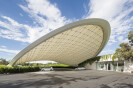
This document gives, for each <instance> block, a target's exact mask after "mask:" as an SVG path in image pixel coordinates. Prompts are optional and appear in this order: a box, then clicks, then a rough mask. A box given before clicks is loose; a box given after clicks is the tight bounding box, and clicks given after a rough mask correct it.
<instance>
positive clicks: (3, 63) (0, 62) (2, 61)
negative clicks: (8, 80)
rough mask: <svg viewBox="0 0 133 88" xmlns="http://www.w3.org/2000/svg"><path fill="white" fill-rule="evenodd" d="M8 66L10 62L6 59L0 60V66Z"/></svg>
mask: <svg viewBox="0 0 133 88" xmlns="http://www.w3.org/2000/svg"><path fill="white" fill-rule="evenodd" d="M7 64H9V62H8V61H6V59H4V58H0V65H7Z"/></svg>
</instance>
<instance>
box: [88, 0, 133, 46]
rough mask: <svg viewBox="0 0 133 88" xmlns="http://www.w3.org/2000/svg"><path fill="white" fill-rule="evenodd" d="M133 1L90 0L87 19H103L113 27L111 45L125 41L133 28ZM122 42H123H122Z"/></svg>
mask: <svg viewBox="0 0 133 88" xmlns="http://www.w3.org/2000/svg"><path fill="white" fill-rule="evenodd" d="M132 4H133V0H90V3H89V6H90V10H89V11H88V14H87V15H86V17H87V18H103V19H106V20H108V21H109V23H110V25H111V37H110V40H109V43H108V44H109V45H111V44H115V43H116V42H118V40H119V41H121V40H123V39H124V38H122V37H119V36H121V35H122V36H123V35H127V34H128V32H129V30H131V28H133V26H132V25H133V16H132V15H130V14H131V13H133V5H132ZM121 42H122V41H121Z"/></svg>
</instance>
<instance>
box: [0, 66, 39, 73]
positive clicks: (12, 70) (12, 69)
mask: <svg viewBox="0 0 133 88" xmlns="http://www.w3.org/2000/svg"><path fill="white" fill-rule="evenodd" d="M39 70H40V69H39V67H28V66H22V67H8V66H5V65H0V74H4V73H5V74H6V73H23V72H34V71H39Z"/></svg>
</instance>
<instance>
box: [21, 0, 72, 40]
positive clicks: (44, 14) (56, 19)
mask: <svg viewBox="0 0 133 88" xmlns="http://www.w3.org/2000/svg"><path fill="white" fill-rule="evenodd" d="M27 3H28V4H27V5H25V6H24V5H19V6H20V7H21V8H22V9H23V10H24V11H26V12H27V13H28V14H29V16H30V17H31V18H33V19H34V23H35V24H38V25H39V26H36V27H33V28H29V29H28V36H30V42H32V41H33V40H35V39H37V38H39V37H41V36H43V35H44V34H46V33H48V32H50V31H51V30H54V29H56V28H58V27H61V26H63V25H65V24H66V23H68V22H70V20H67V19H66V18H65V17H64V16H62V15H61V11H60V10H59V9H58V8H57V6H56V5H55V4H51V3H50V2H49V1H48V0H37V1H36V0H27Z"/></svg>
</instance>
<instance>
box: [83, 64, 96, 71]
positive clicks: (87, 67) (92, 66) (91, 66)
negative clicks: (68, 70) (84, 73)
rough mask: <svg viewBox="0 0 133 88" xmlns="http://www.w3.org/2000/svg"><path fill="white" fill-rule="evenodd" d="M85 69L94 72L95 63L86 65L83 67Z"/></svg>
mask: <svg viewBox="0 0 133 88" xmlns="http://www.w3.org/2000/svg"><path fill="white" fill-rule="evenodd" d="M85 68H86V69H94V70H96V63H95V62H94V63H93V64H91V65H90V64H89V63H88V64H86V65H85Z"/></svg>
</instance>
